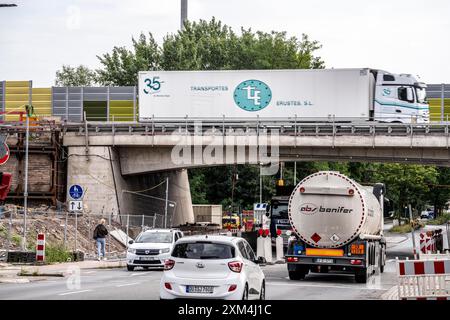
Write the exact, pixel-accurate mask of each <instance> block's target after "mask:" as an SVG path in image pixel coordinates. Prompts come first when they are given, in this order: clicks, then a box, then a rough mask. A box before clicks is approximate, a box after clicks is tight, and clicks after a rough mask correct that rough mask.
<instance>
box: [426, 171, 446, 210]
mask: <svg viewBox="0 0 450 320" xmlns="http://www.w3.org/2000/svg"><path fill="white" fill-rule="evenodd" d="M436 170H437V173H438V176H437V182H436V185H431V186H430V187H431V189H430V192H429V199H430V204H433V205H434V210H435V212H436V215H440V214H442V211H443V209H444V208H445V206H446V204H447V202H448V201H449V200H450V168H447V167H438V168H436Z"/></svg>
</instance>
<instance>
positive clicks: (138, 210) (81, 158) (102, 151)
mask: <svg viewBox="0 0 450 320" xmlns="http://www.w3.org/2000/svg"><path fill="white" fill-rule="evenodd" d="M68 153H69V158H68V170H67V184H68V186H69V185H71V184H79V185H81V186H82V187H83V188H84V189H85V195H84V197H83V204H84V207H85V209H86V213H92V214H110V213H113V214H120V215H121V216H122V217H124V215H128V214H129V215H132V216H134V215H135V216H141V215H146V216H155V222H156V223H155V226H156V227H162V226H163V225H164V214H165V190H166V185H165V181H166V177H169V197H168V199H169V206H168V210H167V212H168V226H177V225H180V224H184V223H186V222H189V223H193V222H194V212H193V209H192V200H191V192H190V187H189V179H188V173H187V170H186V169H176V170H173V169H172V170H167V171H162V172H161V171H160V172H147V173H140V174H134V175H122V172H121V166H120V149H115V148H113V147H89V153H88V155H86V153H85V147H69V148H68ZM131 221H132V222H133V217H131ZM145 222H146V224H147V225H149V226H152V225H153V223H152V222H153V219H145Z"/></svg>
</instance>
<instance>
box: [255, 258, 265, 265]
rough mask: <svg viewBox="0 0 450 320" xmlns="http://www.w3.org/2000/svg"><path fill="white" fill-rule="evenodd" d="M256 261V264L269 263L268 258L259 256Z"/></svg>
mask: <svg viewBox="0 0 450 320" xmlns="http://www.w3.org/2000/svg"><path fill="white" fill-rule="evenodd" d="M255 263H256V264H266V263H267V260H266V258H264V257H261V256H259V257H258V258H257V259H256V261H255Z"/></svg>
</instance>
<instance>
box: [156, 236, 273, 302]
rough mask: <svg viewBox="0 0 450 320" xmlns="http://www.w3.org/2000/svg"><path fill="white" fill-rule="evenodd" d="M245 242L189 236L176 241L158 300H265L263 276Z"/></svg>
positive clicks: (165, 270) (214, 237)
mask: <svg viewBox="0 0 450 320" xmlns="http://www.w3.org/2000/svg"><path fill="white" fill-rule="evenodd" d="M264 263H266V261H265V259H264V258H263V257H259V258H258V259H257V258H256V255H255V253H254V252H253V250H252V248H251V247H250V245H249V244H248V242H247V241H246V240H244V239H242V238H238V237H226V236H204V235H203V236H191V237H185V238H182V239H180V240H178V241H177V243H176V244H175V247H174V249H173V251H172V254H171V256H170V257H169V259H167V260H166V263H165V266H164V274H163V276H162V278H161V284H160V298H161V299H176V298H182V299H185V298H197V299H227V300H241V299H243V300H247V299H262V300H263V299H265V294H266V288H265V276H264V273H263V272H262V270H261V268H260V266H259V264H264Z"/></svg>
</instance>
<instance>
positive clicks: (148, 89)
mask: <svg viewBox="0 0 450 320" xmlns="http://www.w3.org/2000/svg"><path fill="white" fill-rule="evenodd" d="M144 83H145V85H144V93H145V94H150V93H156V92H158V91H159V89H161V83H164V81H160V80H159V77H153V78H145V80H144Z"/></svg>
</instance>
